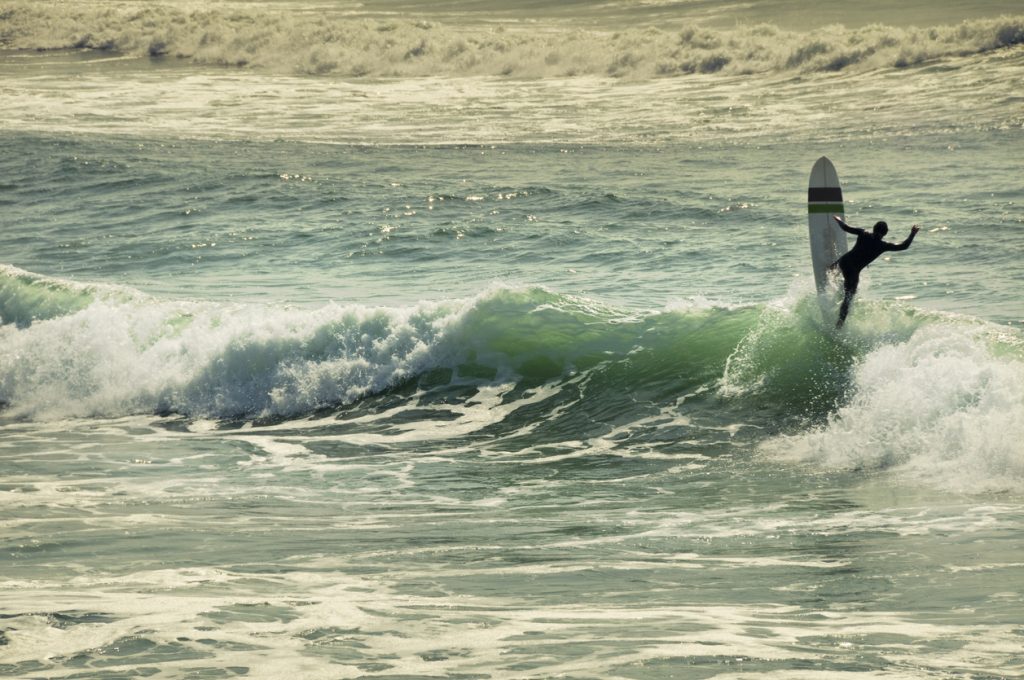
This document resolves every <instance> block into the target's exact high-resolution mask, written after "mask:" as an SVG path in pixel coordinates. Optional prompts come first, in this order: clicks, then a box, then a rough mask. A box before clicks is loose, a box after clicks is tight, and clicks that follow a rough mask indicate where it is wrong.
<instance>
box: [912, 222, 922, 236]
mask: <svg viewBox="0 0 1024 680" xmlns="http://www.w3.org/2000/svg"><path fill="white" fill-rule="evenodd" d="M919 231H921V227H919V226H917V225H916V224H915V225H914V226H912V227H911V228H910V232H911V233H913V234H916V233H917V232H919Z"/></svg>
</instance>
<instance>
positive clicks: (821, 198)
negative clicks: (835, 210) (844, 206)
mask: <svg viewBox="0 0 1024 680" xmlns="http://www.w3.org/2000/svg"><path fill="white" fill-rule="evenodd" d="M807 200H808V202H811V203H818V202H829V203H842V202H843V190H842V189H840V188H839V187H810V188H808V189H807Z"/></svg>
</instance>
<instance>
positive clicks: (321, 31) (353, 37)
mask: <svg viewBox="0 0 1024 680" xmlns="http://www.w3.org/2000/svg"><path fill="white" fill-rule="evenodd" d="M1020 44H1024V16H1004V17H1001V18H999V19H984V20H974V21H967V22H963V23H960V24H956V25H943V26H933V27H923V28H916V27H908V28H899V27H893V26H885V25H881V24H876V25H871V26H866V27H863V28H853V29H847V28H844V27H842V26H838V25H836V26H830V27H826V28H824V29H820V30H816V31H815V32H814V33H813V34H811V33H797V32H791V31H785V30H782V29H780V28H778V27H776V26H773V25H767V24H760V25H740V26H737V27H735V28H732V29H727V30H712V29H705V28H686V29H682V30H669V29H663V28H657V27H630V28H625V29H623V30H619V31H612V30H598V29H590V28H571V27H567V26H565V25H564V24H563V25H558V24H554V25H545V26H529V27H526V26H523V25H516V24H499V25H486V24H484V25H480V24H477V25H473V26H460V25H456V24H442V23H436V22H429V21H415V20H407V19H398V18H396V19H373V18H354V17H347V16H344V15H330V14H317V13H305V12H286V11H284V10H275V9H265V8H259V7H255V6H252V5H232V6H231V7H203V8H196V7H193V8H183V7H181V6H174V5H167V4H150V3H145V4H124V5H120V4H119V5H114V6H111V5H107V4H95V5H94V4H93V3H75V4H69V3H63V2H61V3H53V2H47V3H36V2H8V3H4V4H0V46H2V47H5V48H8V49H19V50H65V49H82V50H99V51H104V52H114V53H118V54H124V55H129V56H134V57H153V58H174V59H179V60H185V61H188V62H191V63H194V64H197V65H219V66H235V67H246V68H252V69H260V70H271V71H280V72H286V73H302V74H335V75H338V76H342V77H364V76H366V77H394V76H401V77H414V76H478V75H486V76H510V77H518V78H539V77H548V76H551V77H571V76H583V75H598V76H614V77H625V78H650V77H659V76H676V75H681V74H695V73H697V74H700V73H703V74H711V73H723V74H730V75H743V74H754V73H771V72H794V73H804V72H828V71H840V70H846V69H873V68H884V67H895V68H903V67H908V66H913V65H917V64H922V63H925V62H930V61H933V60H939V59H945V58H951V57H961V56H969V55H976V54H983V53H987V52H991V51H993V50H998V49H1002V48H1006V47H1011V46H1015V45H1020Z"/></svg>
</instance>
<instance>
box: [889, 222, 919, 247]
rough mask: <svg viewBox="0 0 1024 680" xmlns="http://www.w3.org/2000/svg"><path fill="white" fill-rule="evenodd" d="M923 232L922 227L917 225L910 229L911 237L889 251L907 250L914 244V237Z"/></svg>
mask: <svg viewBox="0 0 1024 680" xmlns="http://www.w3.org/2000/svg"><path fill="white" fill-rule="evenodd" d="M919 231H921V227H919V226H917V225H916V224H915V225H914V226H912V227H911V228H910V236H908V237H907V238H905V239H904V240H903V243H897V244H896V245H894V246H892V247H891V248H889V250H906V249H907V248H909V247H910V244H911V243H913V242H914V237H915V236H917V232H919Z"/></svg>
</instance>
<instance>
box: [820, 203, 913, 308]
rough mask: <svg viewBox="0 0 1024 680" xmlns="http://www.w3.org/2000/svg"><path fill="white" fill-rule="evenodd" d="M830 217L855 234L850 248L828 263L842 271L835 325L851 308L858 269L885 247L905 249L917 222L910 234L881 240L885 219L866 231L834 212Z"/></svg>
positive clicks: (887, 228) (886, 226) (909, 242)
mask: <svg viewBox="0 0 1024 680" xmlns="http://www.w3.org/2000/svg"><path fill="white" fill-rule="evenodd" d="M832 217H834V218H835V221H836V222H838V223H839V226H840V227H842V229H843V231H845V232H846V233H847V234H853V235H854V236H856V237H857V242H856V243H855V244H854V245H853V248H850V250H849V251H848V252H847V253H846V254H845V255H843V256H842V257H840V258H839V259H838V260H836V261H835V262H834V263H833V264H832V266H831V267H830V269H835V268H838V269H839V271H841V272H842V273H843V289H844V290H845V291H846V292H845V295H843V304H842V306H840V307H839V321H838V322H837V323H836V328H841V327H842V325H843V322H844V321H846V315H847V314H849V312H850V303H851V302H853V296H854V295H855V294H856V293H857V284H858V283H860V272H861V270H862V269H864V267H867V266H868V265H869V264H871V263H872V262H874V261H875V258H877V257H878V256H879V255H881V254H882V253H884V252H886V251H888V250H906V249H907V248H909V247H910V244H911V242H913V240H914V236H916V235H917V232H918V231H919V230H920V227H919V226H917V225H916V224H915V225H914V226H913V227H911V228H910V236H908V237H907V238H906V240H905V241H903V243H889V242H887V241H883V240H882V238H883V237H884V236H885V235H886V234H887V233H889V225H887V224H886V223H885V222H878V223H876V224H875V226H874V228H873V229H872V230H871V232H870V233H869V232H868V231H867V230H865V229H858V228H857V227H851V226H850V225H848V224H847V223H846V222H843V220H842V219H840V218H839V216H837V215H833V216H832Z"/></svg>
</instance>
